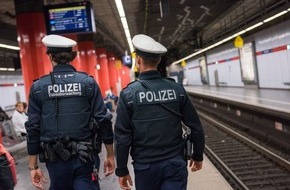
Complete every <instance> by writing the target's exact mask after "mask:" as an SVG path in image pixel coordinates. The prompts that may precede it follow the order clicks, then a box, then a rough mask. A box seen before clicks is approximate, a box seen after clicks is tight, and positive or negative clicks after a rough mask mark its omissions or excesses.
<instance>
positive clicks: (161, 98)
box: [136, 89, 179, 105]
mask: <svg viewBox="0 0 290 190" xmlns="http://www.w3.org/2000/svg"><path fill="white" fill-rule="evenodd" d="M178 98H179V97H178V94H177V92H176V91H175V90H174V89H163V90H156V89H154V90H146V91H139V92H137V93H136V99H137V105H142V104H144V105H145V104H155V103H169V102H176V101H178Z"/></svg>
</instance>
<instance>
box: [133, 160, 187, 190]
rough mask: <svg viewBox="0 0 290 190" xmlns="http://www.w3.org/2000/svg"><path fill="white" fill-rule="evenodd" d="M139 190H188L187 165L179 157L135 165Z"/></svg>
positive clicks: (136, 183)
mask: <svg viewBox="0 0 290 190" xmlns="http://www.w3.org/2000/svg"><path fill="white" fill-rule="evenodd" d="M133 166H134V173H135V185H136V189H137V190H186V186H187V177H188V171H187V163H186V161H185V160H184V159H183V158H182V156H180V155H178V156H175V157H172V158H170V159H166V160H162V161H158V162H153V163H136V162H134V163H133Z"/></svg>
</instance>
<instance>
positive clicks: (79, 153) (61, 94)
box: [25, 35, 115, 190]
mask: <svg viewBox="0 0 290 190" xmlns="http://www.w3.org/2000/svg"><path fill="white" fill-rule="evenodd" d="M42 42H43V44H44V45H45V46H46V47H47V55H48V56H49V58H50V61H51V63H52V65H53V71H52V72H51V73H50V74H49V75H45V76H43V77H41V78H40V79H38V80H36V81H34V83H33V85H32V87H31V90H30V95H29V107H28V121H27V122H26V123H25V125H26V130H27V135H28V138H27V150H28V154H29V157H28V159H29V167H28V168H29V170H30V176H31V181H32V183H33V185H34V186H35V187H37V188H38V189H43V184H42V182H45V177H44V175H43V173H42V171H41V169H40V168H39V167H38V164H37V157H38V155H39V160H40V161H41V162H45V163H46V167H47V169H48V172H49V177H50V190H64V189H68V190H69V189H75V190H83V189H96V187H95V186H94V184H93V182H92V176H91V175H92V173H93V165H94V153H95V152H94V150H93V147H94V146H93V145H94V141H93V137H94V131H95V128H94V127H92V126H95V125H92V120H94V121H96V122H97V123H98V124H99V127H100V130H101V135H102V140H103V142H104V143H105V146H106V149H107V159H106V160H105V167H104V168H105V169H106V170H107V171H106V175H110V174H112V173H113V172H114V169H115V164H114V153H113V130H112V122H111V119H112V115H111V114H110V113H108V112H107V109H106V107H105V106H104V102H103V98H102V95H101V92H100V89H99V86H98V85H97V83H96V81H95V80H94V78H93V77H91V76H88V75H87V74H86V73H83V72H77V71H76V70H75V68H74V67H73V66H72V65H70V62H71V61H72V60H73V59H74V58H75V57H76V52H75V51H73V47H74V46H75V45H76V42H75V41H73V40H71V39H69V38H65V37H62V36H59V35H48V36H45V37H44V38H43V39H42Z"/></svg>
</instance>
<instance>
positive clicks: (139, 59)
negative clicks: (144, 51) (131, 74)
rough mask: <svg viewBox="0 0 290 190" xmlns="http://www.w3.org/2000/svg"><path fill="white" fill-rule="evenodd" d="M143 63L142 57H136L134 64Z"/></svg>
mask: <svg viewBox="0 0 290 190" xmlns="http://www.w3.org/2000/svg"><path fill="white" fill-rule="evenodd" d="M142 61H143V59H142V57H141V56H139V55H137V56H136V64H140V63H141V62H142Z"/></svg>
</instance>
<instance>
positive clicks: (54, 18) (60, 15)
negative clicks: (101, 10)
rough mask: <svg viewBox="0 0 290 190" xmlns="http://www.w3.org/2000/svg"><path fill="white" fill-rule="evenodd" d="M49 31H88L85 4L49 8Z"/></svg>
mask: <svg viewBox="0 0 290 190" xmlns="http://www.w3.org/2000/svg"><path fill="white" fill-rule="evenodd" d="M49 20H50V21H49V23H50V31H51V32H52V33H53V31H90V26H89V21H88V16H87V11H86V7H85V6H78V7H70V8H58V9H51V10H49Z"/></svg>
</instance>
